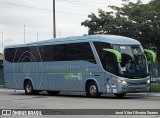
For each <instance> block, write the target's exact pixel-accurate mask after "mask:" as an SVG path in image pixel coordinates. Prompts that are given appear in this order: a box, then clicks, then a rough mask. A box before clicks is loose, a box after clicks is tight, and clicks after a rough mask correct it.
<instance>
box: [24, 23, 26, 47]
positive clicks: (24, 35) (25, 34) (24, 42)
mask: <svg viewBox="0 0 160 118" xmlns="http://www.w3.org/2000/svg"><path fill="white" fill-rule="evenodd" d="M25 28H26V25H24V44H25V40H26V39H25V38H26V37H25V35H26V34H25V33H26V31H25V30H26V29H25Z"/></svg>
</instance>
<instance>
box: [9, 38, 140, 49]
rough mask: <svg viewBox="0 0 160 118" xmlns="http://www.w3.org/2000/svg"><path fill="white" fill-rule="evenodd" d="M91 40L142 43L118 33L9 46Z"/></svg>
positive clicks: (113, 42)
mask: <svg viewBox="0 0 160 118" xmlns="http://www.w3.org/2000/svg"><path fill="white" fill-rule="evenodd" d="M90 41H97V42H107V43H111V44H120V45H141V44H140V42H139V41H137V40H135V39H132V38H128V37H123V36H118V35H86V36H72V37H66V38H55V39H49V40H44V41H38V42H33V43H28V44H19V45H12V46H7V47H10V48H12V47H26V46H34V45H46V44H48V45H49V44H53V43H54V44H65V43H76V42H90Z"/></svg>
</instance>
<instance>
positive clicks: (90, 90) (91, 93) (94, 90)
mask: <svg viewBox="0 0 160 118" xmlns="http://www.w3.org/2000/svg"><path fill="white" fill-rule="evenodd" d="M86 94H87V96H88V97H91V98H95V97H99V96H100V93H99V92H98V87H97V84H96V83H95V82H94V81H91V82H90V83H89V84H88V85H87V88H86Z"/></svg>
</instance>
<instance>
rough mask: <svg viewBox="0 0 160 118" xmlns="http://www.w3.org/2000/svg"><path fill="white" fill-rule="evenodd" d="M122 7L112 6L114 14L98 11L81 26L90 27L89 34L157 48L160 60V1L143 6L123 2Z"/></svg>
mask: <svg viewBox="0 0 160 118" xmlns="http://www.w3.org/2000/svg"><path fill="white" fill-rule="evenodd" d="M123 1H124V4H123V6H122V7H118V6H110V8H111V9H112V11H113V12H105V11H103V10H102V9H99V10H98V16H96V15H95V14H94V13H91V15H88V18H89V19H87V20H85V21H84V22H82V23H81V25H83V26H85V27H88V28H89V31H88V34H114V35H121V36H127V37H131V38H134V39H137V40H139V41H140V42H141V43H142V44H143V45H144V47H145V46H146V47H147V46H148V45H150V47H151V48H152V47H156V48H155V49H156V50H155V51H157V54H158V59H160V44H159V43H160V0H152V1H150V2H149V3H147V4H143V3H142V2H141V1H140V0H138V1H137V2H136V3H133V2H130V1H129V0H123Z"/></svg>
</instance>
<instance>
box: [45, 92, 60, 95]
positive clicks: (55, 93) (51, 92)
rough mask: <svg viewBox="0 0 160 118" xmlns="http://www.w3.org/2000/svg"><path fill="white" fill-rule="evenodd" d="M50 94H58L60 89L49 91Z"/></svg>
mask: <svg viewBox="0 0 160 118" xmlns="http://www.w3.org/2000/svg"><path fill="white" fill-rule="evenodd" d="M47 93H48V94H49V95H58V94H59V93H60V91H47Z"/></svg>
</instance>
